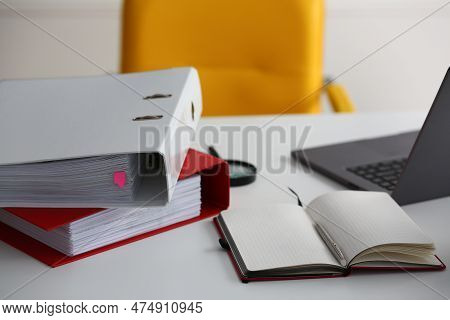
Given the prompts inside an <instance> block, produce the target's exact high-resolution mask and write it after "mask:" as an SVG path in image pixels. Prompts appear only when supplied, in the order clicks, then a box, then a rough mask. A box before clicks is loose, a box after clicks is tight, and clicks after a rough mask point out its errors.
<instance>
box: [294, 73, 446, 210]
mask: <svg viewBox="0 0 450 320" xmlns="http://www.w3.org/2000/svg"><path fill="white" fill-rule="evenodd" d="M380 125H382V123H381V124H380ZM449 141H450V68H449V69H448V70H447V74H446V75H445V77H444V80H443V81H442V84H441V87H440V88H439V91H438V93H437V95H436V98H435V99H434V102H433V105H432V107H431V109H430V111H429V113H428V116H427V118H426V120H425V122H424V124H423V126H422V129H421V130H420V131H415V132H405V133H401V134H397V135H392V136H384V137H379V138H373V139H365V140H358V141H352V142H347V143H340V144H334V145H328V146H322V147H316V148H307V149H302V150H295V151H293V152H292V156H293V157H294V158H295V159H297V160H299V161H301V162H302V163H303V164H305V165H308V166H310V167H311V168H312V169H313V170H315V171H317V172H320V173H322V174H324V175H325V176H328V177H329V178H331V179H333V180H335V181H338V182H340V183H342V184H344V185H345V186H347V187H348V188H350V189H356V190H370V191H385V192H388V193H390V194H391V196H392V197H393V199H394V200H396V201H397V202H398V203H399V204H400V205H405V204H409V203H415V202H419V201H425V200H430V199H434V198H440V197H445V196H449V195H450V143H449ZM447 143H449V144H447Z"/></svg>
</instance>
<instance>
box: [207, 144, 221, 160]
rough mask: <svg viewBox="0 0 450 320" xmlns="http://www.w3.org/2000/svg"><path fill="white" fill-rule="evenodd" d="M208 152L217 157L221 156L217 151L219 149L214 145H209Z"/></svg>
mask: <svg viewBox="0 0 450 320" xmlns="http://www.w3.org/2000/svg"><path fill="white" fill-rule="evenodd" d="M208 152H209V154H210V155H212V156H214V157H216V158H220V155H219V153H218V152H217V150H216V149H215V148H214V147H213V146H209V147H208Z"/></svg>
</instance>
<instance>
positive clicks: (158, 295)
mask: <svg viewBox="0 0 450 320" xmlns="http://www.w3.org/2000/svg"><path fill="white" fill-rule="evenodd" d="M424 117H425V114H423V113H372V114H352V115H334V114H326V115H313V116H311V115H306V116H305V115H295V116H283V117H281V118H278V119H277V120H276V121H274V122H273V123H272V124H271V125H272V126H274V125H282V126H290V125H292V126H293V125H295V126H297V127H298V128H302V127H304V126H307V125H311V132H310V134H309V136H308V139H307V143H306V145H307V146H315V145H319V144H326V143H332V142H338V141H345V140H351V139H355V138H364V137H372V136H377V135H383V134H391V133H395V132H399V131H404V130H411V129H418V128H419V127H420V125H421V124H422V122H423V119H424ZM271 118H272V117H266V116H264V117H226V118H204V119H203V121H202V126H205V125H225V124H226V125H239V126H243V125H255V126H261V125H263V124H264V123H266V122H267V121H268V120H270V119H271ZM235 135H236V139H235V141H234V143H233V146H232V148H233V151H234V153H233V157H237V156H238V154H239V152H238V149H239V148H240V147H239V141H240V139H239V133H236V134H235ZM216 146H217V149H218V150H219V151H220V152H221V153H222V154H223V156H224V157H226V156H227V155H230V154H231V152H230V150H228V148H231V146H227V142H226V141H224V139H222V140H221V143H220V144H217V145H216ZM255 146H256V144H254V145H252V148H253V147H255ZM294 146H295V144H294ZM263 149H266V147H263ZM290 149H291V145H290V142H289V141H287V142H286V143H284V144H283V143H281V144H276V145H274V146H273V149H272V150H271V151H268V152H267V153H270V155H271V156H270V161H272V162H273V163H281V162H283V161H287V162H289V163H288V165H289V166H295V164H294V163H292V162H290V160H289V159H290V158H289V156H290ZM263 154H264V152H263ZM255 157H256V153H255V152H252V153H251V156H250V157H249V158H247V160H250V161H254V162H257V161H256V158H255ZM267 161H268V160H267V159H266V163H268V162H267ZM266 163H262V164H260V166H262V167H260V171H261V174H262V175H264V176H265V177H266V178H267V179H264V178H262V177H258V178H257V181H256V182H255V183H254V184H252V185H249V186H244V187H240V188H233V189H232V192H231V207H239V206H245V205H246V206H248V205H252V204H255V205H256V204H258V205H260V204H263V203H269V202H291V203H292V202H293V201H294V200H293V199H292V198H291V197H290V196H289V195H288V194H287V193H285V192H284V191H283V190H281V189H279V187H277V186H276V185H278V186H281V187H283V186H287V185H289V186H293V187H295V188H296V189H297V190H298V191H299V193H300V194H301V195H302V197H303V198H304V200H305V201H309V200H311V199H312V198H313V197H315V196H317V195H320V194H322V193H324V192H327V191H332V190H338V189H342V187H341V186H340V185H338V184H336V183H334V182H332V181H330V180H329V179H327V178H325V177H323V176H320V175H319V174H314V173H305V172H304V171H302V170H295V171H296V172H290V171H289V170H287V171H289V172H287V173H286V172H285V173H283V174H276V173H269V172H267V170H266V165H265V164H266ZM291 169H292V167H291ZM449 209H450V197H449V198H444V199H439V200H434V201H428V202H424V203H419V204H414V205H409V206H406V207H405V210H406V212H407V213H408V214H409V215H410V216H411V217H412V218H413V219H414V220H415V221H416V222H417V223H418V224H419V225H420V226H421V227H422V228H423V229H424V231H425V232H426V233H427V234H429V235H430V236H431V237H432V238H433V239H434V241H435V243H436V246H437V248H438V255H439V256H440V257H441V258H442V259H443V261H444V262H445V263H446V264H449V263H450V232H449V229H450V210H449ZM217 240H218V237H217V234H216V231H215V229H214V227H213V224H212V222H211V220H207V221H202V222H199V223H195V224H192V225H189V226H186V227H182V228H179V229H176V230H173V231H170V232H167V233H164V234H160V235H157V236H154V237H151V238H148V239H145V240H141V241H138V242H135V243H133V244H129V245H127V246H124V247H121V248H118V249H114V250H112V251H109V252H105V253H102V254H99V255H96V256H93V257H90V258H88V259H84V260H82V261H79V262H75V263H72V264H69V265H66V266H63V267H59V268H56V269H49V268H48V267H47V266H45V265H43V264H42V263H40V262H38V261H36V260H34V259H33V258H30V257H28V256H27V255H25V254H23V253H21V252H19V251H17V250H15V249H13V248H11V247H9V246H8V245H6V244H4V243H2V242H0V297H1V298H3V297H6V296H8V298H9V299H27V298H30V299H442V298H445V297H450V273H449V272H450V271H443V272H418V273H414V274H413V275H410V274H407V273H403V272H395V273H394V272H390V273H385V272H381V273H358V274H354V275H352V276H350V277H346V278H336V279H317V280H302V281H277V282H260V283H249V284H243V283H241V282H240V281H239V280H238V278H237V277H236V274H235V272H234V270H233V268H232V265H231V263H230V261H229V259H228V257H227V255H226V254H225V252H224V251H223V250H222V249H221V248H220V247H219V244H218V241H217ZM40 274H41V275H40ZM38 275H40V276H39V277H37V276H38ZM36 277H37V278H36ZM35 278H36V279H35ZM33 279H35V280H33ZM30 280H33V281H30ZM27 282H28V284H27V285H25V286H24V284H25V283H27ZM22 286H23V287H22ZM19 287H22V289H20V290H17V288H19ZM11 292H15V293H14V294H12V295H11Z"/></svg>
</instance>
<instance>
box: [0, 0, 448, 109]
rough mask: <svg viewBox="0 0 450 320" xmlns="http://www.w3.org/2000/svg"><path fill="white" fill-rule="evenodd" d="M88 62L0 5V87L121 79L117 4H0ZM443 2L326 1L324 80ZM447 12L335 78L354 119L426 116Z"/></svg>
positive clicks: (114, 0) (74, 0)
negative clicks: (112, 75) (47, 80)
mask: <svg viewBox="0 0 450 320" xmlns="http://www.w3.org/2000/svg"><path fill="white" fill-rule="evenodd" d="M5 1H7V3H9V4H11V5H12V6H14V7H15V8H17V9H18V10H19V11H20V12H21V13H22V14H23V15H25V16H26V17H28V18H30V19H32V20H33V21H35V22H36V23H37V24H38V25H40V26H42V27H43V28H45V29H47V30H49V31H50V32H51V33H52V34H54V35H55V36H56V37H57V38H58V39H60V40H61V41H63V42H64V43H65V44H66V45H68V46H70V47H72V48H74V49H75V50H77V51H79V52H80V53H81V54H82V55H84V56H86V57H88V58H89V59H91V60H92V61H93V62H94V63H95V64H97V65H98V66H99V67H100V68H99V67H97V66H95V65H93V64H92V63H90V62H87V61H86V60H85V59H83V58H81V57H80V56H79V55H78V54H76V53H74V52H73V51H72V50H70V49H68V48H67V47H65V46H64V45H62V44H61V43H59V42H58V41H56V40H55V39H53V38H52V37H51V36H49V35H47V34H45V33H44V32H42V31H41V30H39V29H38V28H37V27H36V26H34V25H32V24H31V23H30V22H29V21H27V20H26V19H24V18H23V17H20V16H18V15H17V14H16V13H14V12H13V11H11V10H10V9H8V8H6V7H5V6H3V5H2V4H1V3H0V79H5V78H30V77H49V76H68V75H88V74H99V73H102V70H101V69H106V70H108V71H118V68H119V63H118V62H119V46H120V3H121V1H120V0H5ZM445 2H446V0H391V1H390V0H328V1H327V21H326V39H325V72H326V74H328V75H332V76H337V75H339V74H341V73H342V72H344V71H346V70H347V69H348V68H350V67H351V66H353V65H355V64H357V63H358V62H360V61H361V60H363V59H364V58H365V57H367V56H368V55H370V54H371V53H372V52H374V51H375V50H377V49H378V48H380V47H381V46H383V45H384V44H386V43H387V42H389V41H390V40H392V39H393V38H394V37H395V36H397V35H398V34H400V33H401V32H403V31H405V30H406V29H407V28H409V27H411V26H412V25H414V24H415V23H417V22H418V21H419V20H420V19H422V18H424V17H425V16H426V15H427V14H429V13H431V12H432V11H433V10H435V9H437V8H438V7H439V6H440V5H442V4H443V3H445ZM449 31H450V5H448V6H447V7H446V8H444V9H443V10H441V11H439V12H437V13H436V14H435V15H433V16H432V17H430V18H429V19H427V20H425V21H424V22H423V23H421V24H419V25H417V26H416V27H414V28H412V29H411V30H410V31H408V32H407V33H405V34H404V35H403V36H401V37H400V38H398V39H397V40H395V41H393V42H392V43H390V44H388V45H387V46H386V47H384V48H383V49H381V50H379V51H378V52H376V53H375V54H373V55H372V56H370V57H368V58H367V59H366V60H364V61H363V62H361V63H359V64H358V65H356V66H355V67H354V68H353V69H351V70H350V71H348V72H347V73H345V74H344V75H342V76H341V77H340V78H339V81H340V82H341V83H343V84H345V86H346V87H347V89H348V91H349V93H350V94H351V96H352V98H353V100H354V101H355V103H356V105H357V107H358V110H359V111H377V110H393V111H394V110H396V111H398V110H426V109H427V108H429V106H430V103H431V101H432V99H433V98H434V95H435V93H436V91H437V89H438V86H439V84H440V82H441V80H442V77H443V76H444V73H445V71H446V70H447V68H448V67H449V65H450V35H449Z"/></svg>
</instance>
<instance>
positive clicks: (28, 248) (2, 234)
mask: <svg viewBox="0 0 450 320" xmlns="http://www.w3.org/2000/svg"><path fill="white" fill-rule="evenodd" d="M194 174H200V175H201V184H202V188H201V197H202V207H201V214H200V216H197V217H195V218H192V219H189V220H185V221H182V222H178V223H176V224H173V225H170V226H167V227H164V228H161V229H158V230H153V231H150V232H146V233H143V234H140V235H137V236H134V237H131V238H128V239H125V240H122V241H119V242H116V243H113V244H110V245H106V246H104V247H101V248H98V249H95V250H92V251H88V252H86V253H83V254H79V255H76V256H71V257H69V256H66V255H64V254H62V253H61V252H59V251H57V250H55V249H52V248H50V247H48V246H47V245H45V244H43V243H41V242H39V241H37V240H35V239H33V238H31V237H29V236H27V235H25V234H23V233H21V232H19V231H17V230H15V229H13V228H11V227H9V226H7V225H6V224H3V223H0V240H2V241H4V242H5V243H7V244H9V245H11V246H12V247H14V248H16V249H19V250H21V251H23V252H25V253H26V254H28V255H30V256H32V257H34V258H35V259H37V260H39V261H41V262H43V263H45V264H47V265H49V266H51V267H58V266H61V265H64V264H67V263H70V262H74V261H77V260H80V259H83V258H86V257H90V256H92V255H95V254H98V253H101V252H104V251H107V250H111V249H114V248H117V247H120V246H123V245H125V244H128V243H131V242H134V241H138V240H141V239H144V238H147V237H150V236H153V235H156V234H159V233H162V232H165V231H169V230H171V229H174V228H178V227H181V226H184V225H187V224H190V223H193V222H196V221H199V220H202V219H206V218H209V217H213V216H215V215H217V214H218V213H220V212H221V211H222V210H225V209H226V208H228V205H229V192H230V180H229V172H228V164H227V163H226V162H225V161H224V160H222V159H218V158H215V157H213V156H211V155H208V154H205V153H202V152H199V151H196V150H193V149H191V150H189V152H188V155H187V157H186V160H185V162H184V164H183V168H182V170H181V173H180V177H179V179H186V178H188V177H190V176H192V175H194ZM2 210H7V211H8V212H9V213H13V214H14V215H16V216H18V217H20V218H21V219H23V220H25V221H27V222H30V223H33V224H34V225H36V226H37V227H39V228H42V229H44V230H47V231H49V230H53V229H55V228H58V227H61V226H64V225H66V224H68V223H70V222H72V221H76V220H79V219H81V218H84V217H87V216H89V215H92V214H94V213H96V212H98V211H100V210H102V209H89V208H85V209H55V208H50V209H47V208H6V209H1V210H0V214H2Z"/></svg>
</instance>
